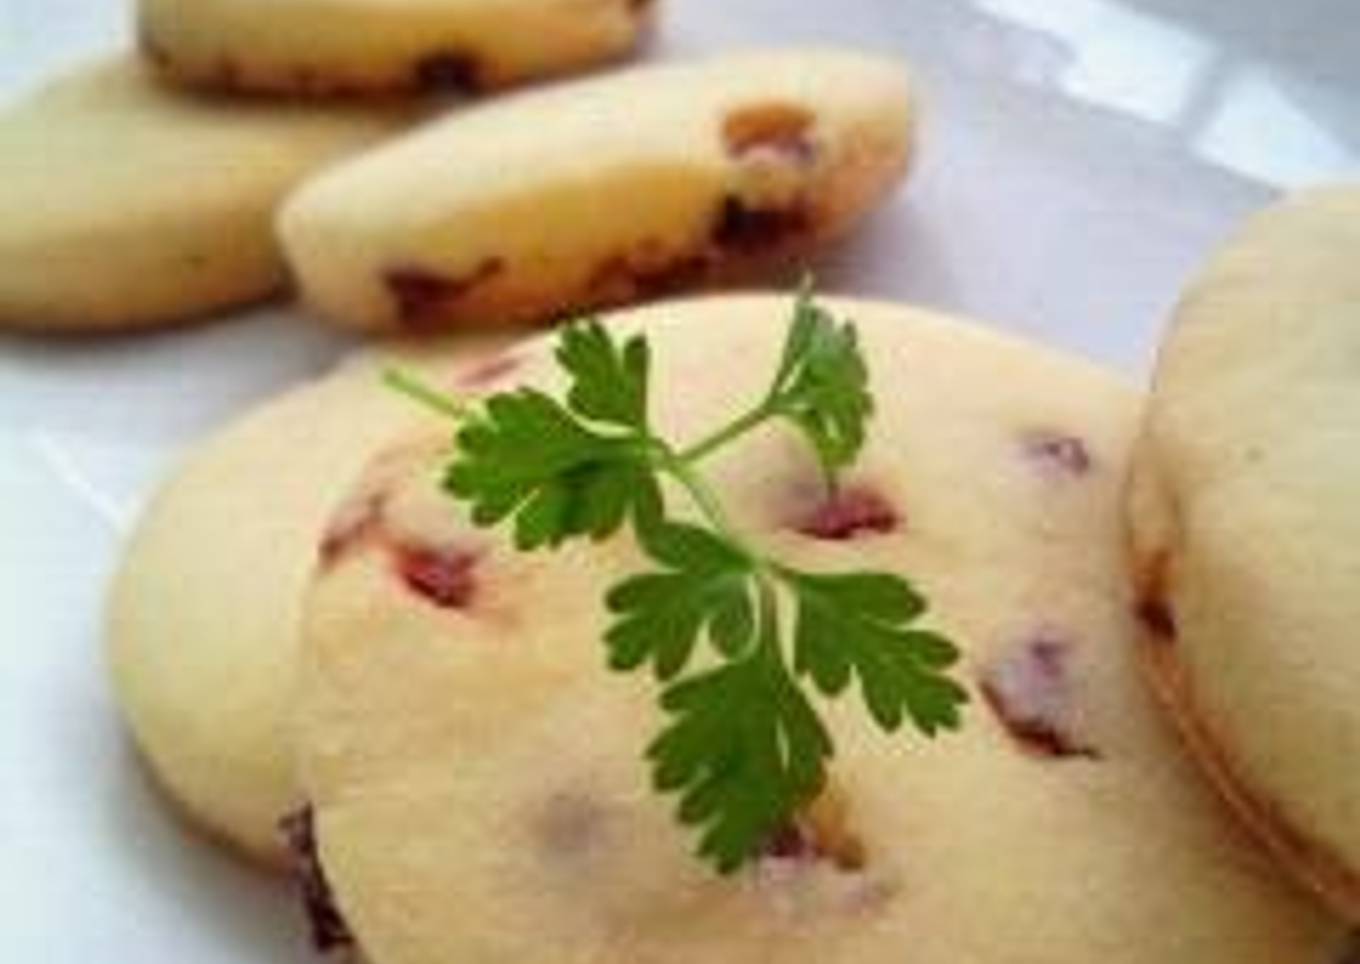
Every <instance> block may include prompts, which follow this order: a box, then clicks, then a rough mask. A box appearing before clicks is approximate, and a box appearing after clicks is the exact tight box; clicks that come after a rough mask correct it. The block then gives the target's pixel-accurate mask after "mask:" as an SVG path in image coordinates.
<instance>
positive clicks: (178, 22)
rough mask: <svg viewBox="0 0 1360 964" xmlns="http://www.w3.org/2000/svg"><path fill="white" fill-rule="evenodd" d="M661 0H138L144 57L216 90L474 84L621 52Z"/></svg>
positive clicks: (458, 87)
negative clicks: (400, 0)
mask: <svg viewBox="0 0 1360 964" xmlns="http://www.w3.org/2000/svg"><path fill="white" fill-rule="evenodd" d="M655 6H656V4H655V2H653V0H402V2H400V3H393V2H391V0H141V2H140V4H139V11H138V32H139V37H140V40H141V47H142V52H143V53H144V54H145V55H146V57H147V59H148V60H150V61H151V62H153V63H155V64H156V65H157V66H158V67H159V68H160V69H162V70H163V71H165V72H166V73H167V74H168V75H170V76H171V77H173V78H174V79H175V80H176V81H179V82H181V83H187V84H191V85H196V86H201V87H207V88H211V89H217V90H240V91H253V92H268V93H286V94H300V95H308V96H313V95H320V96H327V95H330V96H334V95H352V94H377V93H394V92H401V91H419V90H431V89H443V90H454V91H459V92H464V93H475V92H479V91H484V90H492V89H495V88H498V87H504V86H506V85H508V84H512V83H515V82H517V81H522V80H527V79H530V78H533V77H542V76H547V75H551V74H559V73H563V72H566V71H571V70H579V69H582V68H584V67H588V66H591V65H593V64H598V63H601V62H604V61H607V60H611V59H614V58H616V57H618V56H621V55H622V54H624V53H626V52H627V51H628V50H629V49H630V48H632V47H633V45H634V44H635V43H636V42H637V40H638V37H639V36H640V35H641V34H642V32H643V30H644V28H645V27H646V26H647V25H648V24H649V23H650V22H651V19H652V14H653V12H654V7H655Z"/></svg>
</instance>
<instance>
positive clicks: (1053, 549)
mask: <svg viewBox="0 0 1360 964" xmlns="http://www.w3.org/2000/svg"><path fill="white" fill-rule="evenodd" d="M828 303H829V305H830V306H831V307H833V308H834V309H835V310H837V311H838V312H844V313H845V314H847V315H848V316H850V317H852V318H854V319H855V320H857V321H858V323H859V325H860V331H861V334H862V336H863V341H864V345H865V347H866V350H867V352H868V358H869V361H870V366H871V369H872V375H873V384H874V387H875V389H876V393H877V398H878V402H879V412H878V415H877V418H876V420H875V422H874V424H873V427H872V430H871V434H870V441H869V443H868V446H867V448H866V450H865V452H864V455H863V458H862V459H861V461H860V463H859V464H858V465H857V466H856V467H855V468H854V470H853V471H852V472H851V473H850V475H849V477H848V479H847V480H846V487H845V488H844V490H843V494H842V495H841V496H840V498H839V499H838V500H836V501H835V502H834V503H830V504H828V503H827V502H826V501H825V498H824V496H823V495H822V494H821V491H822V490H821V487H820V484H819V478H818V471H817V468H816V466H815V465H814V464H813V461H812V459H811V457H810V455H809V453H808V451H807V447H806V444H805V443H804V442H803V441H802V440H801V439H798V438H795V437H794V436H792V435H791V434H790V432H789V431H787V430H785V429H782V428H772V429H770V430H768V431H762V432H761V433H760V434H759V435H756V436H752V437H750V438H748V439H745V440H743V441H742V442H741V443H740V444H739V445H737V446H735V447H734V448H733V449H732V450H731V451H730V452H726V453H724V454H722V455H721V456H718V457H715V458H714V459H713V461H712V462H711V463H710V465H709V468H711V470H712V472H713V474H714V479H715V484H716V486H717V488H718V489H719V490H720V491H721V492H722V494H723V497H724V499H725V500H726V501H727V503H728V504H729V505H730V508H731V510H732V515H733V516H734V518H735V519H736V520H737V524H738V525H740V526H741V527H743V528H744V529H745V530H746V531H747V532H748V533H750V534H751V536H752V537H753V538H756V539H758V540H759V541H760V542H761V544H762V545H764V546H766V547H767V548H769V549H770V550H771V551H772V552H774V553H775V554H776V555H777V556H778V557H779V558H781V559H786V560H789V561H792V562H793V563H794V564H796V565H800V566H802V567H805V568H811V569H816V570H820V571H845V570H849V569H856V568H875V569H878V568H883V569H889V570H894V571H899V572H901V573H904V574H906V575H909V576H910V577H911V578H912V579H914V580H915V581H916V582H917V584H918V585H919V586H920V588H921V589H922V590H924V591H925V593H926V594H927V595H928V596H929V598H930V600H931V602H932V604H933V609H932V615H930V616H929V617H928V618H927V620H926V623H927V624H928V625H930V626H932V627H935V628H940V629H944V630H946V631H947V632H948V633H949V634H950V635H951V636H952V637H953V638H954V639H955V640H957V641H958V642H959V643H960V644H961V646H962V647H963V649H964V653H965V657H964V660H963V662H962V663H961V665H960V668H959V671H958V672H959V676H960V678H961V679H962V680H963V681H965V682H966V684H967V685H968V687H969V689H970V690H971V691H972V693H973V696H974V700H973V702H972V704H971V705H970V707H969V708H968V709H967V713H966V721H965V724H964V729H963V731H962V732H961V733H960V734H957V735H946V736H942V737H940V738H939V739H938V740H937V741H936V742H933V743H932V742H929V741H926V740H925V739H924V738H920V737H917V736H914V735H911V734H909V733H905V732H904V733H903V734H901V735H899V736H897V737H888V736H884V735H882V734H881V733H879V732H878V731H877V730H876V729H874V728H873V726H872V724H871V723H869V722H868V720H867V717H866V714H865V711H864V710H863V709H862V708H861V706H860V705H859V702H860V699H859V696H858V694H857V693H854V692H847V694H846V695H845V696H843V697H842V698H841V699H840V700H839V701H838V702H836V703H835V704H833V705H832V706H831V707H830V708H829V709H828V710H827V719H828V723H829V725H830V726H831V728H832V730H833V732H834V734H835V738H836V740H837V742H838V745H839V754H838V756H837V757H836V759H835V761H834V762H833V764H832V770H831V779H832V781H833V786H834V788H835V790H834V794H833V795H832V797H831V798H829V799H828V801H826V804H825V806H824V807H823V808H821V809H819V810H818V811H815V812H814V814H813V815H812V818H811V821H810V824H809V826H808V827H807V828H805V835H803V836H801V837H800V838H799V839H797V840H782V839H781V840H780V841H779V842H778V845H777V847H776V848H775V849H776V851H777V852H778V853H782V854H783V856H770V857H767V858H765V859H763V860H762V861H761V862H760V863H759V865H758V866H756V867H755V868H752V869H748V870H745V871H743V872H741V873H739V874H738V875H736V876H734V877H732V878H726V879H724V878H720V877H718V876H716V875H715V874H714V873H713V872H712V870H711V869H710V868H709V867H707V866H706V865H704V864H701V863H700V862H699V861H698V860H696V859H695V858H693V857H692V856H690V855H689V850H690V848H691V847H692V846H693V844H694V839H693V836H692V835H690V834H688V833H686V832H685V831H683V830H682V829H680V828H679V827H678V826H677V825H676V824H675V822H674V821H673V820H672V817H671V809H672V807H673V806H674V800H673V799H664V798H662V797H659V796H657V795H656V794H654V793H653V792H652V791H651V790H650V789H649V788H648V782H649V774H648V771H647V767H646V764H645V763H644V762H643V760H642V752H643V748H644V746H645V745H646V744H647V742H648V741H649V739H650V738H651V736H652V735H653V734H654V733H655V732H656V731H657V729H658V726H659V725H660V722H661V719H660V715H659V711H658V710H657V708H656V707H655V705H654V702H653V700H654V684H653V683H652V682H651V680H650V679H649V677H648V674H647V673H637V674H635V675H632V676H621V675H617V674H613V673H610V672H608V671H607V670H606V669H605V668H604V651H603V644H602V642H601V635H602V632H603V629H604V626H605V612H604V609H603V605H602V602H601V597H602V594H603V592H604V590H605V588H606V587H607V586H608V585H610V584H611V583H613V582H614V581H616V580H617V579H619V578H620V577H621V576H623V575H625V574H628V573H633V572H637V571H639V569H640V568H641V567H643V566H644V565H645V563H644V561H643V560H642V559H641V558H640V556H639V553H638V552H637V550H636V549H635V548H634V546H633V545H632V543H631V540H630V539H629V538H627V537H621V538H618V539H615V540H613V541H611V542H609V543H606V544H604V545H598V546H581V547H572V548H569V549H566V550H563V551H561V552H559V553H557V554H551V553H541V554H535V555H525V554H519V553H516V552H515V551H513V550H512V549H510V548H509V546H508V544H507V541H506V540H505V539H504V538H502V537H501V536H500V535H499V534H498V533H492V532H487V531H482V530H474V529H472V528H470V527H469V526H468V525H467V524H465V523H464V522H463V521H462V517H461V515H460V511H459V510H458V508H457V507H456V506H455V505H454V503H452V502H450V501H449V500H448V499H447V498H446V497H445V496H443V495H442V494H440V493H438V492H437V491H435V485H434V482H435V480H436V479H437V476H438V468H439V458H438V456H437V451H438V449H439V448H440V446H441V445H444V444H446V437H445V439H444V440H443V441H441V439H439V438H436V439H434V440H433V442H432V443H430V444H432V445H433V448H429V447H428V446H427V445H424V443H420V442H415V443H414V444H413V446H408V447H407V448H406V449H405V450H404V454H403V451H401V450H398V451H395V452H393V453H389V454H388V456H386V457H385V458H383V459H381V460H379V461H378V462H376V463H374V465H373V467H372V468H371V469H370V471H369V473H368V477H367V479H366V480H365V482H364V483H362V484H361V486H360V488H359V489H358V491H357V492H356V495H355V497H354V498H353V500H352V501H351V504H350V505H349V507H348V509H347V510H346V511H345V512H344V513H343V514H342V516H341V522H342V524H341V525H340V526H339V527H338V529H337V531H338V532H343V533H344V537H343V538H340V539H339V540H338V541H337V542H336V543H335V546H336V550H335V551H334V552H333V553H332V554H331V556H330V558H329V560H328V563H327V565H326V566H325V567H324V569H323V570H322V573H321V575H320V577H319V579H318V581H317V583H316V585H315V587H314V589H313V592H312V595H311V599H310V601H309V603H308V604H307V607H306V609H307V617H306V619H307V629H306V636H307V640H306V643H305V646H306V654H307V655H306V658H305V660H304V664H303V665H304V670H303V674H302V680H303V690H302V694H303V695H302V699H301V714H300V717H299V719H300V721H301V736H302V741H301V745H302V748H303V761H304V764H303V772H304V783H305V786H306V788H307V791H308V793H309V795H310V799H311V801H312V804H313V807H314V820H315V827H316V830H317V833H318V838H319V845H320V858H321V862H322V864H323V865H324V869H325V871H326V873H327V875H328V876H329V879H330V883H331V884H332V885H333V892H334V897H335V899H336V900H337V901H338V905H339V907H340V909H341V910H342V911H343V913H344V914H345V915H346V917H347V918H348V921H349V924H350V925H351V926H352V928H353V930H354V932H355V934H356V935H357V938H358V940H359V943H360V945H361V946H362V948H363V950H364V951H366V953H367V955H368V956H369V958H370V959H371V960H372V961H373V962H374V964H443V962H447V961H476V962H479V964H492V962H495V964H519V962H532V961H543V960H552V961H561V962H568V961H570V962H582V964H584V962H590V964H609V962H620V964H625V962H626V964H672V962H673V964H692V962H695V961H715V962H716V961H723V962H744V961H752V962H754V961H782V962H793V964H799V962H806V964H814V962H815V964H837V962H844V964H851V962H854V964H897V962H901V961H904V960H910V961H912V962H913V964H959V962H970V964H972V962H985V964H1035V962H1040V961H1042V962H1044V964H1091V962H1093V961H1102V962H1120V964H1283V962H1323V961H1335V960H1337V959H1338V958H1337V955H1338V954H1339V953H1340V952H1341V949H1342V947H1343V940H1344V938H1343V935H1342V932H1341V928H1340V926H1339V925H1337V924H1335V923H1333V922H1331V921H1329V920H1327V919H1325V918H1324V916H1323V915H1322V914H1321V912H1320V911H1318V910H1317V909H1315V908H1314V907H1313V905H1312V904H1311V902H1309V901H1308V900H1307V899H1306V897H1305V896H1304V895H1303V894H1301V893H1299V892H1295V891H1294V890H1293V889H1292V888H1291V886H1290V885H1289V884H1288V883H1286V882H1282V881H1281V879H1280V878H1279V877H1278V876H1277V874H1276V872H1275V870H1274V868H1273V867H1272V865H1271V864H1270V861H1269V860H1268V859H1267V858H1266V857H1265V856H1264V855H1263V854H1262V853H1260V852H1258V851H1257V850H1256V849H1255V848H1254V846H1253V843H1252V841H1251V839H1250V837H1249V836H1248V835H1246V834H1245V833H1242V832H1241V831H1240V830H1239V829H1238V828H1237V827H1236V825H1235V824H1234V822H1233V820H1232V817H1231V814H1230V812H1229V811H1228V810H1227V809H1226V808H1223V807H1222V806H1221V804H1220V803H1219V802H1218V800H1217V799H1216V798H1215V796H1214V795H1213V793H1212V792H1211V791H1210V790H1209V789H1208V788H1207V787H1206V786H1205V785H1204V784H1203V782H1202V781H1201V780H1200V779H1199V778H1198V775H1197V774H1196V773H1194V772H1193V768H1192V767H1191V765H1190V764H1189V762H1188V761H1186V760H1185V759H1184V758H1183V755H1182V754H1181V753H1180V752H1179V748H1178V747H1177V745H1176V742H1175V739H1174V737H1173V735H1172V734H1171V733H1170V732H1169V730H1168V729H1167V728H1166V726H1165V723H1164V721H1163V720H1162V719H1161V716H1160V714H1159V713H1158V712H1157V710H1156V707H1155V706H1153V705H1152V703H1151V701H1150V698H1149V697H1148V695H1147V693H1146V691H1145V689H1144V687H1143V686H1142V685H1141V681H1140V679H1139V677H1138V673H1137V667H1136V664H1135V654H1134V650H1133V636H1134V625H1133V623H1132V620H1131V618H1130V616H1129V605H1128V594H1127V591H1126V589H1125V576H1124V567H1123V561H1122V557H1121V553H1120V542H1119V512H1118V509H1119V493H1120V491H1121V487H1122V482H1123V477H1124V470H1125V455H1126V449H1127V446H1128V442H1129V437H1130V433H1131V431H1132V430H1133V428H1134V426H1135V424H1136V419H1137V412H1138V406H1139V401H1140V400H1139V398H1138V396H1137V395H1136V394H1135V393H1134V392H1132V391H1131V390H1130V389H1129V388H1127V387H1126V386H1125V385H1123V384H1122V383H1121V382H1119V381H1118V380H1117V379H1115V378H1113V377H1111V376H1110V375H1108V374H1105V373H1103V372H1101V371H1099V370H1097V369H1095V368H1093V367H1092V366H1090V365H1088V364H1086V363H1084V362H1080V361H1076V360H1073V359H1070V358H1066V357H1063V356H1060V355H1057V354H1054V353H1052V352H1050V351H1047V350H1045V349H1043V348H1039V347H1035V346H1031V345H1026V344H1023V343H1019V342H1015V341H1012V340H1009V339H1006V338H1003V337H1001V336H998V335H995V334H991V333H988V332H986V331H984V330H982V329H979V328H974V327H971V326H968V325H965V324H959V323H955V322H953V321H952V320H950V319H947V318H942V317H940V316H936V315H931V314H928V313H926V312H922V311H917V310H913V309H909V308H904V307H898V306H892V305H884V304H874V303H869V302H855V301H841V300H830V299H829V300H828ZM788 311H789V302H788V300H787V299H784V298H767V297H749V298H740V299H718V300H708V301H697V302H691V303H681V304H675V305H661V306H656V307H653V308H649V309H645V310H642V311H639V312H634V313H630V314H628V315H625V316H622V317H620V318H619V319H618V320H617V321H616V322H613V323H614V324H616V325H618V326H619V327H620V328H628V329H631V328H634V327H639V326H645V327H647V328H649V330H650V332H651V337H652V343H653V347H654V349H655V350H654V364H653V373H654V378H655V384H656V389H655V406H654V415H655V418H656V422H657V424H658V425H660V426H661V427H662V431H663V432H664V433H665V434H666V435H667V437H671V436H674V437H676V438H677V439H678V440H685V439H694V438H695V437H696V436H697V435H699V434H701V433H703V432H705V431H706V430H708V429H710V428H711V427H713V426H714V425H715V424H717V423H718V422H719V421H720V420H722V419H725V418H728V417H731V416H732V415H733V414H735V413H736V412H737V411H739V410H740V409H741V407H742V406H743V405H745V404H748V403H751V402H753V401H755V400H756V399H757V398H758V397H759V396H760V393H761V391H762V390H763V388H764V387H765V381H766V379H767V378H768V377H769V376H770V374H771V372H772V370H773V368H774V365H775V361H776V357H775V353H776V351H777V348H778V345H779V343H780V341H781V340H782V337H783V334H784V331H785V324H786V318H787V315H788ZM551 369H552V365H551V363H550V362H549V360H548V346H547V344H546V343H545V342H540V343H539V346H538V348H537V349H536V350H535V351H534V352H533V360H532V361H529V362H527V363H526V364H524V365H522V367H521V368H520V369H519V370H518V371H517V372H515V373H513V374H511V375H509V376H508V381H509V382H511V383H514V382H517V381H519V380H521V379H525V380H527V381H528V382H529V383H532V384H536V385H540V386H545V387H549V388H551V389H555V388H558V387H560V384H561V383H560V380H559V379H558V377H557V376H556V375H555V374H552V373H551ZM819 853H820V854H821V855H820V856H819V855H818V854H819ZM856 865H858V866H857V868H856ZM314 893H315V892H314ZM332 923H333V922H332ZM327 933H329V934H331V936H334V928H333V927H332V928H331V929H330V930H328V931H327Z"/></svg>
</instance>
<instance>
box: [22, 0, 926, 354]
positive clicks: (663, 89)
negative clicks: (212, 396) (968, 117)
mask: <svg viewBox="0 0 1360 964" xmlns="http://www.w3.org/2000/svg"><path fill="white" fill-rule="evenodd" d="M656 6H657V5H656V4H654V3H650V2H645V0H644V2H639V0H416V2H402V3H392V2H387V0H211V2H203V0H142V2H141V3H140V6H139V9H138V11H137V18H138V34H139V38H140V50H139V55H124V56H121V57H116V58H114V59H111V60H107V61H105V62H101V63H98V64H92V65H89V66H87V67H84V68H80V69H76V70H74V71H73V72H72V73H71V74H70V75H69V76H66V77H64V78H61V79H58V80H56V81H54V82H53V83H51V84H50V85H49V86H47V87H46V88H44V89H41V90H39V91H37V92H36V93H34V94H32V95H31V96H30V97H29V98H28V99H27V100H24V101H22V102H20V103H19V104H17V105H15V106H13V107H11V108H10V109H9V110H8V111H6V112H5V113H4V114H3V115H0V215H3V216H0V327H9V328H21V329H28V330H32V331H37V332H79V331H108V330H121V329H131V328H145V327H151V326H161V325H170V324H176V323H181V322H185V321H189V320H193V319H198V318H202V317H205V316H207V315H209V314H211V313H214V312H220V311H222V310H225V309H229V308H233V307H239V306H242V305H245V304H248V303H251V302H254V301H258V300H260V299H264V298H268V297H270V296H273V295H275V294H277V293H279V292H281V291H285V290H288V289H290V288H296V289H300V291H301V294H302V295H303V297H304V298H305V300H306V301H307V302H308V304H309V305H310V306H311V307H312V308H313V309H314V310H315V313H317V314H319V315H321V316H322V317H324V318H327V319H330V320H334V321H335V322H337V323H339V324H342V325H346V326H349V327H356V328H362V329H367V330H406V331H418V332H429V331H431V330H438V329H442V328H444V327H445V326H449V325H459V326H466V325H469V324H472V325H477V326H481V327H494V326H498V325H505V324H509V323H534V322H539V323H541V322H546V321H549V320H551V319H553V318H555V317H558V316H560V315H562V314H564V313H567V312H570V311H575V310H581V309H584V308H590V307H595V306H601V305H608V304H617V303H621V302H624V301H627V300H631V299H635V298H638V297H640V296H643V295H655V294H657V293H663V292H669V291H674V290H678V289H682V288H685V287H690V286H694V285H698V284H703V283H712V282H714V281H728V280H734V279H741V278H749V277H751V276H752V275H753V273H755V272H758V271H761V270H764V269H767V268H769V267H770V266H772V265H775V264H778V263H781V262H787V261H788V260H789V259H790V258H791V257H793V256H797V255H803V254H806V253H807V252H809V251H810V250H811V249H812V248H814V247H816V246H818V245H820V244H823V243H826V242H828V241H831V240H834V239H836V238H838V237H840V236H841V235H843V234H845V233H846V232H847V231H848V230H849V229H850V228H851V227H852V226H853V224H854V223H855V222H856V221H858V220H859V219H860V218H861V217H862V216H863V215H864V214H865V213H866V212H867V211H868V210H869V209H871V208H872V207H873V206H874V205H875V204H876V203H877V202H879V201H880V200H882V199H883V198H884V196H885V195H886V194H887V193H888V191H889V189H890V188H892V187H893V186H894V185H895V184H896V183H897V182H898V181H899V180H900V179H901V178H902V176H903V175H904V174H905V172H906V170H907V166H908V160H909V157H910V154H911V147H912V127H913V111H912V101H911V95H910V92H909V89H908V85H907V81H906V79H905V78H904V76H903V75H902V72H901V70H900V69H899V68H898V67H897V65H895V64H894V63H892V62H891V61H888V62H884V61H883V60H881V59H878V58H873V57H868V56H865V55H861V54H857V53H853V52H845V51H832V50H809V51H785V52H777V53H769V54H750V55H738V56H730V57H727V58H719V59H714V60H711V61H707V62H702V63H692V64H686V65H676V66H665V67H637V68H632V69H626V70H621V71H618V72H616V73H613V74H611V75H609V76H604V77H600V78H598V79H594V80H586V81H576V82H568V83H563V84H559V85H553V86H552V87H550V88H547V89H540V90H522V91H519V92H517V93H515V94H514V95H509V96H506V97H495V96H492V95H493V94H495V93H497V92H499V91H501V90H502V89H505V88H508V87H511V86H516V85H518V86H525V85H527V84H528V83H529V82H530V81H535V80H540V81H541V80H545V79H547V78H551V77H555V76H557V75H561V74H565V73H568V72H572V71H580V70H584V69H586V68H589V67H593V66H598V65H601V64H604V63H608V62H611V61H614V60H617V59H618V58H620V57H621V56H623V55H625V54H627V53H628V52H629V51H631V50H633V49H634V48H635V47H636V46H637V45H638V44H639V42H640V39H641V38H642V37H643V36H644V35H645V33H646V31H647V29H648V27H649V26H650V25H651V24H652V22H653V21H654V19H655V18H656V14H657V10H656V9H655V7H656ZM450 97H452V99H453V103H450ZM412 128H416V130H412ZM380 145H381V146H380ZM322 169H325V170H326V173H325V174H324V176H318V175H319V173H320V172H321V171H322ZM294 195H295V196H294ZM281 208H282V212H280V209H281Z"/></svg>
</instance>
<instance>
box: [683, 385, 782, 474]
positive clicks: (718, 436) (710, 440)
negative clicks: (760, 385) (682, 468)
mask: <svg viewBox="0 0 1360 964" xmlns="http://www.w3.org/2000/svg"><path fill="white" fill-rule="evenodd" d="M775 414H776V406H775V404H774V399H773V398H771V399H767V400H766V401H764V402H762V403H761V404H759V405H757V406H756V407H755V408H753V409H751V410H750V411H749V412H747V413H746V414H745V415H743V416H741V417H740V418H737V419H734V420H733V421H731V422H729V423H728V424H727V425H725V426H723V427H722V428H720V429H718V430H717V431H716V432H714V433H713V434H712V435H709V436H708V437H707V438H704V439H700V440H699V441H698V442H696V443H694V444H693V445H691V446H689V447H688V448H686V449H683V450H681V451H680V452H679V453H678V454H677V455H676V458H677V459H679V460H680V461H681V462H683V463H685V464H686V465H694V464H696V463H697V462H699V461H701V460H702V459H704V458H706V457H707V456H709V455H711V454H713V452H715V451H716V450H718V449H720V448H722V447H723V446H724V445H726V444H727V443H728V442H731V441H732V440H733V439H735V438H738V437H739V436H741V435H744V434H746V433H747V432H749V431H750V430H751V429H753V428H755V427H756V426H757V425H760V424H761V423H762V422H764V421H766V420H767V419H770V418H772V417H773V416H774V415H775Z"/></svg>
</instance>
